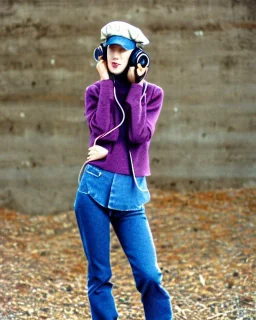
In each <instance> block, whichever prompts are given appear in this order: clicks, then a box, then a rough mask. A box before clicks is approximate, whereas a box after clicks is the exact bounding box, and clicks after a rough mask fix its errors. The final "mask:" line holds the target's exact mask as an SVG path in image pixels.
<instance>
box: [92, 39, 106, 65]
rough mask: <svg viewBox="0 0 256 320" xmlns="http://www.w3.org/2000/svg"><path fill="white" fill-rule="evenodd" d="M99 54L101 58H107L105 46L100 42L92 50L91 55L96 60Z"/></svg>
mask: <svg viewBox="0 0 256 320" xmlns="http://www.w3.org/2000/svg"><path fill="white" fill-rule="evenodd" d="M101 56H102V57H103V60H107V47H104V46H103V44H102V43H101V44H100V45H99V46H98V47H97V48H96V49H95V50H94V53H93V57H94V59H95V60H96V61H97V62H98V61H99V57H101Z"/></svg>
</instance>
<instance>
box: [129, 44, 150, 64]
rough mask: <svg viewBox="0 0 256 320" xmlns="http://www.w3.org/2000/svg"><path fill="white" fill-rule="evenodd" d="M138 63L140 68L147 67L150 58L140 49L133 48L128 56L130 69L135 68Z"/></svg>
mask: <svg viewBox="0 0 256 320" xmlns="http://www.w3.org/2000/svg"><path fill="white" fill-rule="evenodd" d="M139 63H140V64H141V66H142V68H145V67H149V64H150V58H149V56H148V55H147V54H146V52H144V51H143V50H141V49H140V48H135V49H134V50H133V51H132V53H131V55H130V59H129V65H130V67H137V65H138V64H139Z"/></svg>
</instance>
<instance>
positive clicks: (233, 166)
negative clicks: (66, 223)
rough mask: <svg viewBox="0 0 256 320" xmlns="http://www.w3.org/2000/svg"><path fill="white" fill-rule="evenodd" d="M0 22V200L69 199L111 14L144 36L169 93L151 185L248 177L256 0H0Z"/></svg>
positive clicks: (184, 185) (54, 207)
mask: <svg viewBox="0 0 256 320" xmlns="http://www.w3.org/2000/svg"><path fill="white" fill-rule="evenodd" d="M0 19H1V29H0V59H1V63H0V72H1V77H0V88H1V90H0V134H1V154H0V176H1V182H0V187H1V196H0V206H8V207H10V208H15V209H16V210H19V211H22V212H26V213H29V214H48V213H51V212H59V211H62V210H66V209H72V208H73V201H74V197H75V192H76V188H77V175H78V172H79V170H80V167H81V165H82V164H83V162H84V161H85V159H86V155H87V148H88V129H87V126H86V123H85V120H84V115H83V112H84V101H83V100H84V89H85V87H87V86H88V85H89V84H91V83H92V82H94V81H96V80H97V79H98V76H97V72H96V70H95V62H94V60H93V57H92V52H93V50H94V48H95V47H96V46H98V45H99V37H100V29H101V27H102V26H104V25H105V24H106V23H107V22H109V21H112V20H124V21H127V22H129V23H131V24H134V25H136V26H138V27H140V28H141V29H142V30H143V32H144V33H145V35H146V36H147V37H148V38H149V39H150V41H151V44H150V45H149V46H148V47H147V52H148V53H149V55H150V56H151V62H152V64H151V70H150V72H149V73H148V77H147V80H148V81H150V82H154V83H157V84H159V85H160V86H162V87H163V89H164V91H165V100H164V106H163V111H162V114H161V116H160V119H159V122H158V125H157V129H156V133H155V136H154V138H153V141H152V144H151V153H150V156H151V171H152V176H151V177H150V178H149V179H148V181H149V186H150V187H153V186H157V187H159V186H160V187H165V188H169V189H170V190H179V191H186V190H202V189H210V188H222V187H243V186H247V187H248V186H252V185H255V182H256V164H255V158H256V152H255V150H256V148H255V147H256V134H255V129H256V107H255V99H256V90H255V88H256V87H255V82H256V76H255V74H256V72H255V71H256V70H255V69H256V67H255V65H256V55H255V49H256V37H255V34H256V31H255V30H256V2H255V1H254V0H251V1H250V0H172V1H168V0H165V1H154V0H152V1H138V2H136V1H129V0H125V1H120V0H119V1H112V0H111V1H110V0H109V1H89V0H84V1H82V0H80V1H78V0H76V1H64V0H63V1H36V0H34V1H3V0H1V5H0Z"/></svg>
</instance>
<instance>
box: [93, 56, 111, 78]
mask: <svg viewBox="0 0 256 320" xmlns="http://www.w3.org/2000/svg"><path fill="white" fill-rule="evenodd" d="M96 69H97V71H98V73H99V75H100V80H108V79H109V74H108V67H107V62H106V61H104V60H103V57H102V56H101V57H99V62H97V65H96Z"/></svg>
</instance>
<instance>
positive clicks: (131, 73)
mask: <svg viewBox="0 0 256 320" xmlns="http://www.w3.org/2000/svg"><path fill="white" fill-rule="evenodd" d="M147 71H148V67H145V68H143V67H142V66H141V64H140V63H138V65H137V75H138V76H139V77H140V76H142V75H143V74H145V76H146V74H147ZM145 76H144V77H143V78H142V79H141V81H140V82H139V84H140V85H141V86H142V85H143V81H144V78H145ZM127 77H128V80H129V81H130V82H131V83H135V80H136V78H135V67H130V68H129V70H128V73H127Z"/></svg>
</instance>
